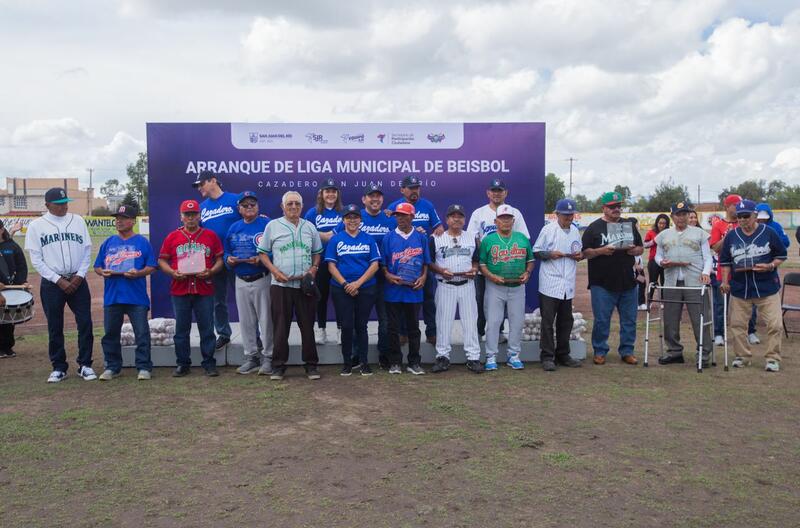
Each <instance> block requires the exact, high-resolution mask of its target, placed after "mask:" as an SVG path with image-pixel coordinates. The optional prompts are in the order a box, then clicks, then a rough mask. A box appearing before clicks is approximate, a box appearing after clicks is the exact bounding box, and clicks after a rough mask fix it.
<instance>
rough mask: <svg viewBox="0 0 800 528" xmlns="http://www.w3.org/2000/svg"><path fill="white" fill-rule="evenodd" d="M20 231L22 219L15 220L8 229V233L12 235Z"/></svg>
mask: <svg viewBox="0 0 800 528" xmlns="http://www.w3.org/2000/svg"><path fill="white" fill-rule="evenodd" d="M20 231H22V220H17V221H16V222H14V225H13V226H11V229H9V230H8V235H9V236H11V237H13V236H14V235H15V234H17V233H19V232H20Z"/></svg>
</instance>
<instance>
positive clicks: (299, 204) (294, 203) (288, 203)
mask: <svg viewBox="0 0 800 528" xmlns="http://www.w3.org/2000/svg"><path fill="white" fill-rule="evenodd" d="M283 205H284V206H285V207H300V206H301V205H303V204H302V203H300V202H286V203H285V204H283Z"/></svg>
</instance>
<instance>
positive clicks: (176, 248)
mask: <svg viewBox="0 0 800 528" xmlns="http://www.w3.org/2000/svg"><path fill="white" fill-rule="evenodd" d="M180 212H181V222H182V223H183V227H179V228H178V229H176V230H175V231H173V232H171V233H170V234H168V235H167V237H166V238H165V239H164V243H163V244H162V245H161V251H159V253H158V267H159V269H160V270H161V271H162V272H164V273H165V274H166V275H167V276H169V277H171V278H172V284H171V285H170V287H169V293H170V295H171V296H172V309H173V311H174V312H175V357H176V363H177V365H178V366H177V367H176V368H175V371H174V372H173V373H172V376H173V377H176V378H180V377H183V376H186V375H188V374H189V372H190V370H189V367H190V366H191V365H192V357H191V348H190V346H189V332H190V331H191V328H192V314H194V318H195V321H197V330H198V331H199V332H200V352H201V353H202V355H203V362H202V366H203V369H204V370H205V372H206V375H207V376H211V377H214V376H219V372H218V371H217V360H216V358H215V357H214V283H213V282H212V277H213V275H214V274H215V273H218V272H219V271H220V270H222V255H223V250H222V242H220V240H219V237H218V236H217V235H216V234H215V233H214V232H213V231H211V230H210V229H206V228H204V227H200V204H199V203H197V201H196V200H184V201H183V202H182V203H181V206H180Z"/></svg>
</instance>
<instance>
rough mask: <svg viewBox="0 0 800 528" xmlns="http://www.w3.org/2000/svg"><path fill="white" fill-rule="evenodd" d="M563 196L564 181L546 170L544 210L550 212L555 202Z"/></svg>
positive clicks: (553, 208)
mask: <svg viewBox="0 0 800 528" xmlns="http://www.w3.org/2000/svg"><path fill="white" fill-rule="evenodd" d="M564 196H565V194H564V182H563V181H561V179H560V178H559V177H558V176H556V175H555V174H553V173H552V172H548V173H547V176H545V177H544V210H545V212H547V213H550V212H552V211H553V210H555V208H556V202H557V201H559V200H560V199H562V198H563V197H564Z"/></svg>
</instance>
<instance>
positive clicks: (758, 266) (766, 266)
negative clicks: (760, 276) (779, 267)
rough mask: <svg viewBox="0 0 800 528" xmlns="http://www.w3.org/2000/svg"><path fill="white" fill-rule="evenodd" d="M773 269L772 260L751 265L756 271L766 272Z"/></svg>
mask: <svg viewBox="0 0 800 528" xmlns="http://www.w3.org/2000/svg"><path fill="white" fill-rule="evenodd" d="M774 269H775V268H774V267H773V266H772V262H770V263H768V264H764V263H760V264H755V265H754V266H753V271H757V272H758V273H767V272H770V271H773V270H774Z"/></svg>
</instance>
